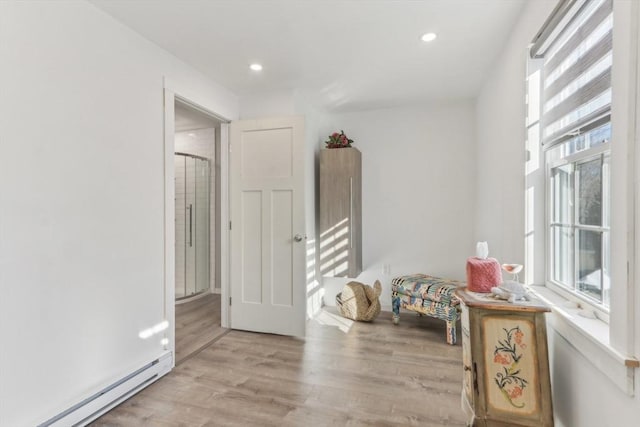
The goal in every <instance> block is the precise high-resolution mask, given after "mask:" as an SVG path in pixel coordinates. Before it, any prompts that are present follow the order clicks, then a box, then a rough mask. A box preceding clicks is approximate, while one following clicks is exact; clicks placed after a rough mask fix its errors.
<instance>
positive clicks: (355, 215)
mask: <svg viewBox="0 0 640 427" xmlns="http://www.w3.org/2000/svg"><path fill="white" fill-rule="evenodd" d="M320 269H321V274H322V275H323V276H333V277H356V276H358V275H359V274H360V273H361V272H362V154H361V153H360V151H359V150H357V149H355V148H353V147H349V148H325V149H322V150H320Z"/></svg>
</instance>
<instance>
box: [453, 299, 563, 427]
mask: <svg viewBox="0 0 640 427" xmlns="http://www.w3.org/2000/svg"><path fill="white" fill-rule="evenodd" d="M457 295H458V297H459V298H460V301H461V303H460V305H461V309H462V316H461V326H462V327H461V328H460V329H461V332H462V361H463V391H462V405H463V409H464V410H465V412H466V413H467V415H468V416H469V424H470V425H473V426H487V427H506V426H530V427H534V426H535V427H550V426H553V408H552V401H551V383H550V379H549V359H548V354H547V333H546V323H545V318H544V315H545V312H547V311H550V310H549V308H548V307H546V306H545V305H544V304H542V303H541V302H539V301H531V302H528V301H523V302H516V303H513V304H511V303H509V302H507V301H501V300H495V299H493V298H491V297H487V296H485V295H483V294H477V293H473V292H469V291H467V290H466V288H465V289H461V290H458V291H457Z"/></svg>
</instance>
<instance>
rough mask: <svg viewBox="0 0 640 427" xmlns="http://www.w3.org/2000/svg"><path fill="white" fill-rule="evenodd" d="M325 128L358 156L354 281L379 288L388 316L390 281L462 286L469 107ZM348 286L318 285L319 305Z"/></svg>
mask: <svg viewBox="0 0 640 427" xmlns="http://www.w3.org/2000/svg"><path fill="white" fill-rule="evenodd" d="M330 123H331V125H332V128H331V129H330V131H336V130H337V131H339V130H341V129H342V130H344V131H345V133H346V134H347V135H348V136H349V138H351V139H353V140H354V141H355V143H354V147H356V148H358V149H359V150H360V151H361V152H362V235H363V237H362V246H363V272H362V274H360V276H359V277H358V280H359V281H361V282H363V283H367V284H373V282H374V281H375V280H376V279H379V280H380V281H381V282H382V285H383V291H382V295H381V303H382V305H383V308H384V309H387V310H389V309H390V307H391V294H390V293H391V280H392V279H393V277H395V276H398V275H402V274H411V273H426V274H432V275H436V276H443V277H449V278H452V279H461V280H464V279H465V261H466V259H467V257H469V256H470V255H472V254H473V253H474V247H475V246H474V241H473V219H474V217H475V208H474V204H475V196H474V192H475V188H476V187H475V168H476V164H475V157H476V153H475V108H474V104H473V102H471V101H460V102H451V103H448V104H440V105H431V106H423V107H407V108H393V109H385V110H373V111H361V112H351V113H343V114H339V115H335V116H332V117H331V121H330ZM328 133H329V132H327V133H326V135H328ZM326 135H325V137H326ZM325 139H326V138H325ZM323 145H324V144H323ZM385 264H389V266H390V274H388V275H385V274H383V267H384V265H385ZM347 281H348V280H345V279H337V278H335V279H334V278H324V279H323V283H324V286H325V304H327V305H335V295H336V294H337V293H338V292H340V291H341V290H342V287H343V285H344V284H345V283H346V282H347Z"/></svg>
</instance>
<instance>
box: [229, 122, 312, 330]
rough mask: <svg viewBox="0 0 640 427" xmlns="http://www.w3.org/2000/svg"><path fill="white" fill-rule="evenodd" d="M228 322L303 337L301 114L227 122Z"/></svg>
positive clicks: (302, 132) (249, 328) (302, 165)
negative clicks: (229, 224) (229, 307)
mask: <svg viewBox="0 0 640 427" xmlns="http://www.w3.org/2000/svg"><path fill="white" fill-rule="evenodd" d="M230 136H231V138H230V140H231V153H230V156H231V167H230V179H231V192H230V199H231V200H230V202H231V223H232V228H231V297H232V305H231V327H232V328H233V329H243V330H249V331H256V332H270V333H275V334H281V335H294V336H304V331H305V318H306V313H305V310H306V304H305V294H306V286H305V283H306V282H305V274H304V272H305V265H304V262H305V253H304V251H305V247H306V244H305V240H304V230H305V224H304V194H303V191H304V161H303V152H304V119H303V118H302V117H286V118H278V119H264V120H243V121H236V122H232V123H231V134H230Z"/></svg>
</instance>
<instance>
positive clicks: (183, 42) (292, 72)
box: [92, 0, 525, 111]
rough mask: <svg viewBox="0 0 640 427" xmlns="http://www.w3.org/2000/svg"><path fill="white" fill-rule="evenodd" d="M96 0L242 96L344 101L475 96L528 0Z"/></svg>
mask: <svg viewBox="0 0 640 427" xmlns="http://www.w3.org/2000/svg"><path fill="white" fill-rule="evenodd" d="M92 2H93V3H94V4H95V5H96V6H98V7H99V8H101V9H103V10H104V11H106V12H107V13H109V14H111V15H112V16H114V17H115V18H116V19H118V20H119V21H121V22H123V23H124V24H125V25H127V26H129V27H131V28H132V29H134V30H135V31H137V32H138V33H140V34H142V35H143V36H144V37H146V38H148V39H150V40H151V41H153V42H154V43H156V44H157V45H159V46H161V47H163V48H164V49H166V50H168V51H169V52H171V53H172V54H174V55H175V56H177V57H179V58H180V59H182V60H183V61H185V62H186V63H188V64H190V65H191V66H193V67H194V68H196V69H198V70H200V71H201V72H202V73H204V74H205V75H207V76H209V77H210V78H212V79H213V80H214V81H216V82H217V83H219V84H221V85H223V86H226V87H227V88H229V89H230V90H232V91H233V92H235V93H236V94H238V95H240V96H243V95H248V94H252V93H257V92H258V93H259V92H273V91H280V90H296V91H299V92H301V93H302V94H303V95H304V96H307V97H308V99H310V100H311V101H312V102H313V103H315V104H318V105H320V106H322V107H324V108H326V109H327V110H330V111H331V110H333V111H341V110H342V111H344V110H362V109H371V108H382V107H391V106H397V105H403V104H415V103H418V102H429V101H430V102H433V101H438V100H444V99H461V98H471V97H475V96H476V95H477V94H478V91H479V90H480V88H481V85H482V82H483V81H484V79H485V77H486V76H487V74H488V73H489V72H490V70H491V63H492V61H493V60H494V59H495V58H496V56H497V55H498V53H499V52H500V51H501V50H502V48H503V46H504V44H505V43H506V39H507V37H508V35H509V33H510V31H511V29H512V27H513V25H514V23H515V21H516V19H517V17H518V14H519V13H520V11H521V10H522V6H523V4H524V3H525V0H422V1H418V0H413V1H409V0H403V1H399V0H398V1H391V0H190V1H180V0H92ZM430 31H433V32H436V33H437V34H438V38H437V39H436V40H435V41H434V42H431V43H424V42H422V41H421V40H420V36H421V35H422V34H424V33H426V32H430ZM523 55H524V53H523ZM252 62H259V63H261V64H262V65H263V66H264V70H263V71H262V72H261V73H256V72H252V71H250V70H249V64H250V63H252Z"/></svg>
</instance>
